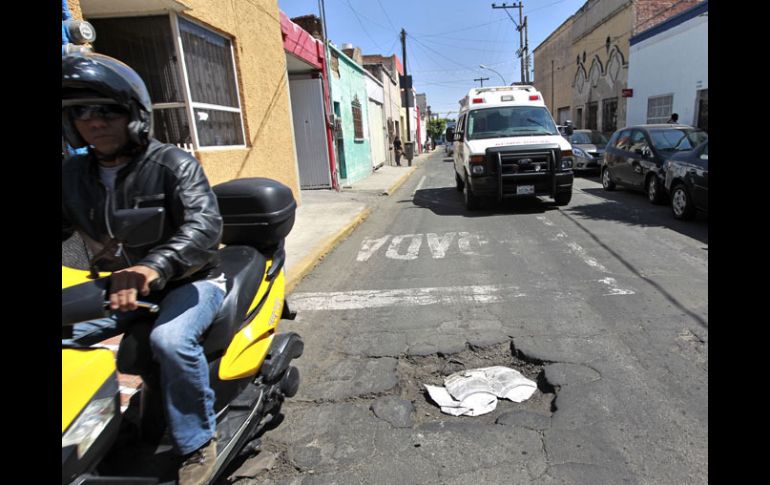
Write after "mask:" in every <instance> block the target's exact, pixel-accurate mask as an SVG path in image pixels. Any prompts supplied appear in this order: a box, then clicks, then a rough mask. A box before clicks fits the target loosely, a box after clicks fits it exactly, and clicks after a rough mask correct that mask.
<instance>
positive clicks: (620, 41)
mask: <svg viewBox="0 0 770 485" xmlns="http://www.w3.org/2000/svg"><path fill="white" fill-rule="evenodd" d="M633 15H634V10H633V3H632V2H630V1H628V0H589V1H587V2H586V3H585V4H584V5H583V6H582V7H581V8H580V9H579V10H578V11H577V12H576V13H575V14H574V15H573V16H571V17H570V18H568V19H567V20H566V21H565V22H564V23H563V24H562V25H560V26H559V27H558V28H557V29H556V30H555V31H554V32H553V33H552V34H551V35H550V36H549V37H548V38H546V40H545V41H543V43H541V44H540V45H539V46H537V48H536V49H535V52H534V54H535V86H536V87H537V88H538V90H539V91H541V92H542V94H543V97H544V98H545V101H546V105H547V106H548V108H549V109H550V110H551V113H552V114H553V116H554V118H555V119H557V120H558V118H557V117H558V109H559V108H564V107H567V106H569V107H570V118H571V120H572V121H573V124H574V125H575V126H576V127H585V124H586V117H587V107H586V104H587V103H590V102H596V103H597V128H598V129H599V130H601V129H602V121H603V120H602V101H603V100H605V99H609V98H617V101H618V108H617V120H618V121H617V128H621V127H622V126H623V123H624V121H625V117H626V115H625V113H626V103H625V98H623V97H622V90H623V89H624V88H625V87H626V82H627V79H628V52H629V44H628V39H629V38H630V36H631V35H632V34H633V25H634V22H633ZM607 37H609V38H610V43H609V48H608V47H607ZM584 53H585V58H584V56H583V54H584ZM613 57H614V58H615V60H614V61H612V63H611V62H610V61H611V59H612V58H613ZM551 61H553V83H552V82H551V79H552V78H551V70H552V68H551V66H552V64H551ZM594 63H596V67H597V69H598V71H597V72H598V76H597V77H596V78H594V79H593V80H591V79H589V78H590V76H591V69H592V67H593V66H594ZM610 66H613V67H615V69H613V70H612V73H611V72H610V69H608V67H610ZM581 72H582V73H583V76H585V80H584V82H583V85H582V89H580V83H579V82H578V80H579V76H580V73H581ZM592 81H593V82H592ZM552 84H553V92H552V91H551V88H552ZM552 93H553V94H552ZM552 99H553V100H552ZM578 109H582V119H577V110H578Z"/></svg>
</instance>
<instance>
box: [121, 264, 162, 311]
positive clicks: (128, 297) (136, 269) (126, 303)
mask: <svg viewBox="0 0 770 485" xmlns="http://www.w3.org/2000/svg"><path fill="white" fill-rule="evenodd" d="M159 277H160V275H159V274H158V272H157V271H155V270H154V269H152V268H149V267H147V266H141V265H137V266H131V267H130V268H126V269H122V270H120V271H116V272H114V273H112V276H111V277H110V309H112V310H120V311H122V312H127V311H132V310H136V309H137V305H136V300H137V293H141V294H142V296H147V295H149V294H150V283H152V282H153V281H155V280H156V279H158V278H159Z"/></svg>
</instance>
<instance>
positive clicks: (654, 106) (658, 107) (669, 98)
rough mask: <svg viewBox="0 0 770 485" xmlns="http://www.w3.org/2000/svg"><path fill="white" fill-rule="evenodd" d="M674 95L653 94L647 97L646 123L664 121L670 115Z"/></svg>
mask: <svg viewBox="0 0 770 485" xmlns="http://www.w3.org/2000/svg"><path fill="white" fill-rule="evenodd" d="M673 105H674V95H673V94H667V95H665V96H653V97H650V98H647V123H648V124H654V123H665V122H667V121H668V119H669V118H670V117H671V108H672V106H673Z"/></svg>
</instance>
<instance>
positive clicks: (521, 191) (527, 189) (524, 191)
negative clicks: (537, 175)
mask: <svg viewBox="0 0 770 485" xmlns="http://www.w3.org/2000/svg"><path fill="white" fill-rule="evenodd" d="M534 193H535V186H534V185H517V186H516V195H532V194H534Z"/></svg>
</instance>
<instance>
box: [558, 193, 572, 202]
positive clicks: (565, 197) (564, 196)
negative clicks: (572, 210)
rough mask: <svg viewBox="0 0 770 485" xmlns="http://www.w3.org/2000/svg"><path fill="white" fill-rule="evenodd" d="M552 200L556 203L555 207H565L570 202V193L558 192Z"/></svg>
mask: <svg viewBox="0 0 770 485" xmlns="http://www.w3.org/2000/svg"><path fill="white" fill-rule="evenodd" d="M554 200H555V201H556V205H567V204H569V201H570V200H572V191H569V192H560V193H558V194H556V197H554Z"/></svg>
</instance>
